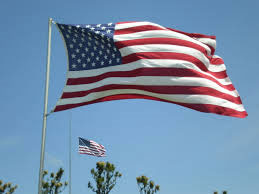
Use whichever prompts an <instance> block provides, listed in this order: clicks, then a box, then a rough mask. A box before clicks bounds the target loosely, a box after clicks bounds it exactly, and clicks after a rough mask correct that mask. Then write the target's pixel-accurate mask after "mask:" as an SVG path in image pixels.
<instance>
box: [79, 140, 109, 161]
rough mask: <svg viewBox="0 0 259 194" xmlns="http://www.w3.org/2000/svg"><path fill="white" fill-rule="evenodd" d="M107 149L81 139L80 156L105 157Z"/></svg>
mask: <svg viewBox="0 0 259 194" xmlns="http://www.w3.org/2000/svg"><path fill="white" fill-rule="evenodd" d="M105 152H106V150H105V147H104V146H103V145H101V144H98V143H96V142H94V141H92V140H87V139H83V138H81V137H79V154H88V155H92V156H97V157H104V156H106V155H105Z"/></svg>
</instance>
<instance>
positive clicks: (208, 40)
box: [196, 38, 216, 49]
mask: <svg viewBox="0 0 259 194" xmlns="http://www.w3.org/2000/svg"><path fill="white" fill-rule="evenodd" d="M196 40H198V41H200V42H202V43H204V44H206V45H210V46H211V47H213V48H214V49H216V40H215V39H211V38H196Z"/></svg>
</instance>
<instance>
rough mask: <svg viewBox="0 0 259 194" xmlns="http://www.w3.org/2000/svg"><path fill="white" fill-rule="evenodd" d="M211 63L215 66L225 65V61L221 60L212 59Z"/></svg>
mask: <svg viewBox="0 0 259 194" xmlns="http://www.w3.org/2000/svg"><path fill="white" fill-rule="evenodd" d="M210 63H211V64H213V65H221V64H224V61H223V59H221V58H211V60H210Z"/></svg>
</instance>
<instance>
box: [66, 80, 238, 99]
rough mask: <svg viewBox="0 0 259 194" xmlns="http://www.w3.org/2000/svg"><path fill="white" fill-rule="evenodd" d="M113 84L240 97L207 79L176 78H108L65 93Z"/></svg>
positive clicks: (81, 85)
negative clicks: (189, 89) (209, 90)
mask: <svg viewBox="0 0 259 194" xmlns="http://www.w3.org/2000/svg"><path fill="white" fill-rule="evenodd" d="M111 84H118V85H137V86H202V87H209V88H213V89H215V90H218V91H220V92H223V93H226V94H229V95H231V96H234V97H237V96H239V95H238V94H237V93H236V91H230V90H227V89H225V88H223V87H221V86H219V85H218V84H217V83H215V82H213V81H211V80H208V79H205V78H199V77H175V76H138V77H108V78H106V79H103V80H100V81H98V82H94V83H91V84H80V85H67V86H65V88H64V90H63V92H78V91H87V90H91V89H94V88H99V87H101V86H105V85H111Z"/></svg>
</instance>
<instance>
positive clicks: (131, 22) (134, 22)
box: [116, 21, 136, 24]
mask: <svg viewBox="0 0 259 194" xmlns="http://www.w3.org/2000/svg"><path fill="white" fill-rule="evenodd" d="M128 23H136V22H135V21H129V22H117V23H116V24H128Z"/></svg>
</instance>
